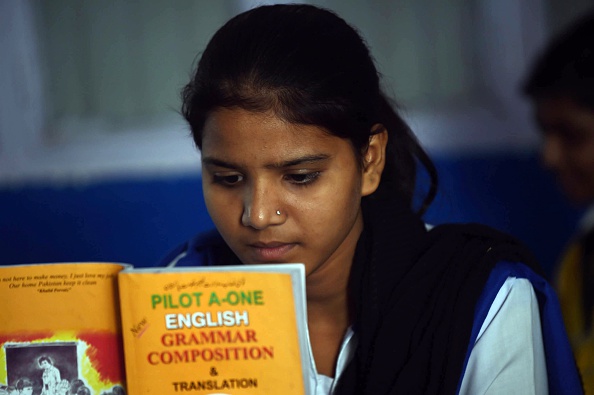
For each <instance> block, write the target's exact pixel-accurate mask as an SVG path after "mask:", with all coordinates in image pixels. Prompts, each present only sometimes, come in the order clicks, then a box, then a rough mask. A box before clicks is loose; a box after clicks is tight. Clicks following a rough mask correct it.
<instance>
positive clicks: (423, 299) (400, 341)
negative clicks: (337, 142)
mask: <svg viewBox="0 0 594 395" xmlns="http://www.w3.org/2000/svg"><path fill="white" fill-rule="evenodd" d="M363 214H364V219H365V229H364V231H363V234H362V236H361V238H360V240H359V243H358V245H357V251H356V255H355V260H354V262H353V268H352V272H351V277H350V284H349V292H350V293H349V298H350V303H351V312H352V314H353V317H352V320H353V321H352V322H353V323H354V324H353V328H354V330H355V333H356V335H357V337H358V341H359V343H358V346H357V349H356V352H355V356H354V358H353V360H352V361H351V362H350V363H349V365H348V366H347V368H346V371H345V372H343V375H342V376H341V378H340V379H339V382H338V391H337V393H338V394H339V395H350V394H373V395H383V394H454V393H455V392H456V390H457V387H458V384H459V382H460V379H461V376H462V369H463V364H464V360H465V356H466V352H467V350H468V346H469V339H470V334H471V329H472V324H473V318H474V310H475V305H476V302H477V300H478V299H479V296H480V294H481V292H482V290H483V287H484V284H485V282H486V280H487V278H488V276H489V274H490V272H491V269H492V268H493V266H494V265H495V264H496V263H497V262H498V261H500V260H507V261H521V262H524V263H527V264H530V265H531V266H534V263H533V258H532V255H531V254H530V253H529V252H528V251H527V250H526V249H525V248H524V247H523V246H522V245H521V244H520V243H518V242H517V241H516V240H514V239H513V238H511V237H510V236H508V235H505V234H502V233H500V232H497V231H495V230H492V229H490V228H487V227H485V226H481V225H474V224H469V225H442V226H437V227H435V228H434V229H432V230H431V231H430V232H426V231H425V228H424V224H423V223H422V222H421V221H420V219H419V218H418V217H417V216H416V215H414V214H413V213H412V212H411V211H410V210H409V209H408V208H407V205H406V204H403V202H398V201H394V199H388V200H384V201H382V200H379V201H378V200H376V201H373V202H369V201H367V202H364V204H363Z"/></svg>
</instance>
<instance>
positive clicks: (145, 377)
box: [118, 264, 309, 395]
mask: <svg viewBox="0 0 594 395" xmlns="http://www.w3.org/2000/svg"><path fill="white" fill-rule="evenodd" d="M118 280H119V286H120V300H121V309H122V328H123V339H124V348H125V354H126V373H127V376H128V377H129V380H128V391H129V393H130V394H132V395H134V394H176V393H192V394H198V395H202V394H204V395H206V394H211V395H215V394H218V395H223V394H232V395H242V394H245V395H248V394H249V395H258V394H283V395H292V394H295V395H296V394H299V395H302V394H306V393H309V391H307V390H306V386H307V380H306V379H305V372H307V368H306V366H308V360H309V359H308V357H307V356H308V355H309V354H308V347H309V346H308V343H307V328H306V325H305V323H306V306H305V283H304V269H303V265H301V264H282V265H249V266H248V265H246V266H216V267H213V266H209V267H199V268H174V269H166V268H163V269H129V270H124V271H122V272H121V273H120V275H119V278H118Z"/></svg>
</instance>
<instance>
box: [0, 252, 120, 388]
mask: <svg viewBox="0 0 594 395" xmlns="http://www.w3.org/2000/svg"><path fill="white" fill-rule="evenodd" d="M127 266H128V265H121V264H115V263H52V264H33V265H14V266H1V267H0V385H2V387H3V388H6V387H17V386H20V387H23V386H24V387H25V391H23V392H22V393H32V394H41V393H43V394H60V395H61V394H69V393H70V390H71V388H75V387H77V386H86V387H87V388H88V389H89V391H90V393H92V394H97V395H107V394H122V393H123V392H122V390H123V388H124V385H125V379H124V360H123V352H122V351H123V349H122V337H121V329H120V328H121V326H120V315H119V303H118V297H117V275H118V273H119V272H120V271H121V270H122V269H124V268H125V267H127ZM28 387H31V392H27V388H28ZM19 393H20V392H19ZM74 393H75V392H74Z"/></svg>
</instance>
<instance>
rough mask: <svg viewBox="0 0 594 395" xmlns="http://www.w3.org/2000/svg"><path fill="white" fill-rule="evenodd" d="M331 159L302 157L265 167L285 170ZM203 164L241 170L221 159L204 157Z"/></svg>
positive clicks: (324, 155) (322, 156)
mask: <svg viewBox="0 0 594 395" xmlns="http://www.w3.org/2000/svg"><path fill="white" fill-rule="evenodd" d="M329 158H330V155H327V154H318V155H306V156H301V157H298V158H294V159H290V160H286V161H282V162H277V163H271V164H267V165H265V167H266V168H267V169H283V168H287V167H292V166H298V165H303V164H311V163H316V162H320V161H324V160H326V159H329ZM202 163H203V164H204V165H211V166H218V167H224V168H227V169H238V168H241V166H240V165H237V164H235V163H231V162H227V161H224V160H221V159H217V158H212V157H208V156H206V157H202Z"/></svg>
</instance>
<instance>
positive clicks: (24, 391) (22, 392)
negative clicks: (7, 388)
mask: <svg viewBox="0 0 594 395" xmlns="http://www.w3.org/2000/svg"><path fill="white" fill-rule="evenodd" d="M15 387H16V389H17V390H18V391H19V395H33V381H31V380H30V379H29V378H27V377H23V378H21V379H19V380H18V381H17V383H16V385H15Z"/></svg>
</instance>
